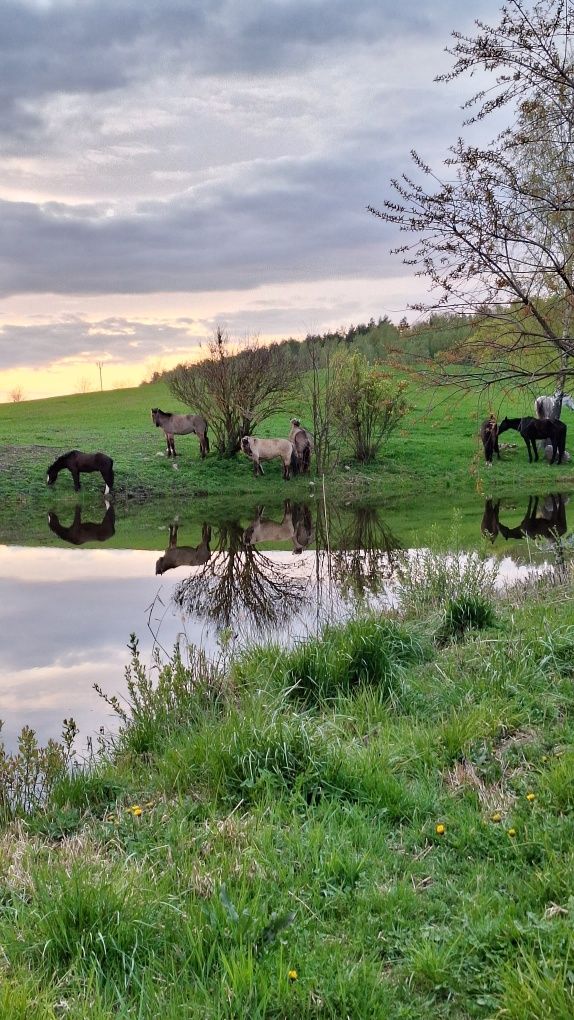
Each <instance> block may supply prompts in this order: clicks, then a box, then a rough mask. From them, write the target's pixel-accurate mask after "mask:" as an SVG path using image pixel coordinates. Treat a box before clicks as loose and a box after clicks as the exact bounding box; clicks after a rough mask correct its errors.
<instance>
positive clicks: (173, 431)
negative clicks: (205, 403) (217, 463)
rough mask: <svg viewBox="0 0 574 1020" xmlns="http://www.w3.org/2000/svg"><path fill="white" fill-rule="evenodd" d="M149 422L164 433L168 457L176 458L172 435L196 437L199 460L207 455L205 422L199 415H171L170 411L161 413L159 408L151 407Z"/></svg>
mask: <svg viewBox="0 0 574 1020" xmlns="http://www.w3.org/2000/svg"><path fill="white" fill-rule="evenodd" d="M151 420H152V421H153V423H154V425H156V426H157V428H162V429H163V431H164V434H165V441H166V444H167V455H168V457H175V456H176V452H175V441H174V438H173V437H174V435H175V436H189V435H196V436H197V438H198V439H199V453H200V455H201V459H202V460H203V458H204V457H205V456H206V455H207V454H208V453H209V439H208V438H207V422H206V420H205V418H203V417H202V416H201V415H200V414H171V412H170V411H162V410H160V408H159V407H152V409H151Z"/></svg>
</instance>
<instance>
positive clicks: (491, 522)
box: [480, 499, 500, 542]
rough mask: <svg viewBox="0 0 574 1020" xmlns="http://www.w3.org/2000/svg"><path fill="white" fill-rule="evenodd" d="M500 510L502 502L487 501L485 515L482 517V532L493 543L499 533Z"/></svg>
mask: <svg viewBox="0 0 574 1020" xmlns="http://www.w3.org/2000/svg"><path fill="white" fill-rule="evenodd" d="M499 510H500V500H499V499H497V500H496V502H495V501H494V500H493V499H487V500H486V502H485V504H484V513H483V515H482V521H481V522H480V530H481V532H482V534H483V535H484V537H485V538H489V539H490V541H491V542H494V540H495V538H496V536H497V535H498V532H499V523H498V512H499Z"/></svg>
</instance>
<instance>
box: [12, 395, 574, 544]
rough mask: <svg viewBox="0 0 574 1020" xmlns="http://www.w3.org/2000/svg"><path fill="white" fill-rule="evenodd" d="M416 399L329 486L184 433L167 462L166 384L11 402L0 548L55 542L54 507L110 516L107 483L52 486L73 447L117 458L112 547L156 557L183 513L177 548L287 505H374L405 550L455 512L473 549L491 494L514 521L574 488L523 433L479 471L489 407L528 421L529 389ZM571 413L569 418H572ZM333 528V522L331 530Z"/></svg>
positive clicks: (283, 418)
mask: <svg viewBox="0 0 574 1020" xmlns="http://www.w3.org/2000/svg"><path fill="white" fill-rule="evenodd" d="M409 400H410V404H411V410H410V411H409V413H408V415H407V417H406V418H405V419H404V420H403V421H402V422H401V425H400V427H399V428H398V429H397V431H396V432H395V433H394V434H393V435H392V436H391V437H390V439H389V441H388V443H387V445H386V446H385V447H384V448H383V450H382V453H381V456H380V457H379V459H378V460H377V461H376V462H375V463H373V464H369V465H366V466H363V465H360V464H357V463H354V462H353V461H352V460H350V459H349V458H348V457H345V456H344V451H343V455H342V457H341V461H340V463H339V464H338V466H337V467H336V468H334V469H333V471H332V472H331V473H330V474H329V475H327V476H326V477H321V478H319V477H316V476H315V475H313V474H312V475H311V477H303V478H294V479H292V480H291V481H289V482H284V481H283V480H282V478H281V469H280V465H279V463H278V462H277V463H275V462H271V463H270V464H268V465H266V467H265V475H264V477H262V478H254V476H253V472H252V467H251V464H250V462H249V461H248V460H247V459H246V458H245V457H243V456H241V455H238V456H237V457H235V458H232V459H230V460H222V459H220V458H218V456H217V455H216V454H215V453H211V454H210V455H209V456H208V457H207V458H206V460H205V461H201V460H200V458H199V445H198V442H197V439H196V437H195V436H181V437H177V438H176V446H177V451H178V457H177V460H176V461H175V462H174V461H173V460H169V459H168V458H167V457H166V456H165V441H164V435H163V432H162V430H161V429H158V428H156V427H154V425H153V424H152V422H151V416H150V410H151V407H154V406H159V407H162V408H166V409H168V410H174V411H177V410H186V408H184V407H183V405H181V404H178V402H177V401H175V400H174V399H173V398H172V396H171V395H170V393H169V390H168V388H167V386H166V384H165V383H162V382H158V383H154V384H151V385H146V386H140V387H138V388H133V389H122V390H114V391H106V392H103V393H88V394H77V395H73V396H66V397H55V398H51V399H47V400H41V401H28V402H25V403H20V404H2V405H0V539H1V540H2V541H4V542H19V543H21V544H26V543H30V544H34V543H37V542H45V541H48V542H50V541H53V542H54V543H56V542H57V540H56V539H55V537H53V536H52V537H50V536H49V535H48V536H47V535H46V530H47V529H46V514H47V512H48V511H49V510H52V511H55V512H56V513H57V514H58V516H59V517H60V519H61V521H62V523H64V524H67V523H71V520H72V518H73V514H74V507H75V505H76V504H77V503H78V502H79V503H80V504H81V506H82V514H83V516H84V517H85V519H87V520H92V521H97V520H98V519H100V518H101V516H102V514H103V496H102V482H101V479H100V477H99V475H84V476H82V492H81V493H80V494H79V496H77V495H76V493H74V491H73V488H72V484H71V477H70V475H69V474H68V473H67V472H63V473H62V474H61V475H60V476H59V478H58V481H57V482H56V485H55V486H54V488H51V489H48V487H47V486H46V484H45V478H46V469H47V467H48V465H49V464H50V463H51V462H52V461H53V460H54V459H55V458H56V457H57V456H59V455H60V454H62V453H65V452H66V451H67V450H70V449H73V448H77V449H81V450H87V451H90V450H103V451H104V452H107V453H109V454H110V455H111V456H112V457H113V458H114V465H115V472H116V489H115V494H114V504H115V509H116V535H115V536H114V538H113V539H112V540H111V542H110V543H109V545H110V546H111V547H113V546H116V547H122V546H124V547H139V548H150V549H157V548H161V547H162V546H163V545H164V544H165V539H166V529H167V526H168V525H169V524H170V523H171V522H172V521H173V520H175V519H176V518H177V519H178V520H179V522H180V525H181V527H180V535H181V537H180V541H181V542H182V543H183V544H191V545H193V544H194V543H195V541H196V540H197V541H199V534H200V531H201V525H202V523H204V522H205V523H208V524H210V525H212V526H217V525H219V524H221V523H223V524H225V523H226V522H229V521H237V520H239V521H241V523H242V524H243V525H244V526H247V525H248V524H249V523H250V522H251V520H252V519H253V517H254V514H255V512H256V508H257V507H258V506H264V507H265V513H266V515H267V516H269V517H272V518H273V519H276V520H280V519H281V515H282V507H283V502H284V500H285V499H286V498H289V499H290V500H292V501H299V502H306V503H308V504H311V505H313V504H315V505H317V504H318V503H321V504H326V505H327V506H328V507H329V508H336V510H337V514H338V515H339V516H340V511H341V510H342V508H344V507H345V506H346V505H353V506H355V505H366V506H370V507H376V508H377V511H378V513H379V515H380V517H381V520H382V523H383V525H384V526H385V527H386V528H387V529H388V530H389V531H390V532H391V533H393V534H396V535H397V537H398V539H399V541H400V544H402V545H412V544H414V543H415V542H416V541H417V540H419V541H424V540H425V539H426V537H427V535H428V530H429V527H430V522H432V521H438V522H442V525H444V527H445V528H446V527H447V526H448V524H449V522H451V521H452V514H453V511H454V510H455V509H456V510H458V512H459V528H460V533H461V538H462V540H463V541H464V542H466V543H467V544H474V543H475V541H476V536H477V535H478V533H479V530H480V518H481V515H482V508H483V506H484V498H485V497H486V496H493V497H501V496H502V497H503V498H505V499H506V501H507V503H508V500H509V499H510V500H511V503H510V509H511V512H513V506H515V508H516V512H515V520H512V521H511V523H518V522H519V521H520V520H521V518H522V516H523V514H524V512H525V509H526V505H527V501H528V496H529V495H531V494H534V495H541V496H544V495H546V494H547V493H549V492H568V491H569V490H570V489H572V488H573V487H574V462H571V463H570V464H568V465H561V466H559V467H557V466H552V467H551V466H550V465H549V464H548V463H547V462H546V461H541V462H540V463H538V464H529V463H528V459H527V455H526V448H525V446H524V444H523V441H522V440H521V439H520V437H519V436H518V434H517V433H515V432H508V433H506V434H505V435H504V436H503V437H502V447H503V449H502V460H501V461H500V462H498V461H496V460H495V461H494V464H493V466H492V468H487V467H486V465H485V464H484V460H483V456H482V450H481V448H480V442H479V440H478V436H477V433H478V428H479V425H480V422H481V421H482V420H483V418H484V417H485V416H486V415H487V413H488V411H489V410H490V409H491V408H493V407H494V409H495V410H496V412H497V413H498V414H499V416H500V417H502V416H503V415H504V414H505V413H507V412H508V413H509V414H517V415H518V414H521V413H527V412H528V411H529V410H530V405H531V402H532V400H531V395H530V394H528V393H525V394H522V395H521V396H519V397H518V398H516V399H515V400H514V401H513V402H511V401H510V400H509V399H508V398H504V397H503V396H502V395H498V396H496V395H493V394H492V393H491V394H490V402H487V401H486V398H481V397H479V396H477V395H476V394H470V395H461V394H460V393H455V392H454V391H453V390H449V389H438V390H437V389H435V388H433V387H431V386H427V385H425V384H424V381H421V382H417V383H410V385H409ZM295 414H297V415H299V416H300V417H301V419H302V420H303V422H304V423H305V424H307V425H310V424H311V421H310V411H309V408H308V407H305V406H301V405H295V404H293V407H292V408H291V409H290V410H289V411H287V412H286V413H284V414H282V415H276V416H275V417H273V418H271V419H269V420H268V421H267V422H265V424H264V426H263V427H262V429H261V430H260V431H261V434H265V435H270V436H273V435H276V436H277V435H279V436H280V435H283V436H285V435H287V433H288V430H289V418H290V417H291V416H292V415H295ZM569 416H571V413H570V412H569V411H568V410H566V411H565V412H564V417H565V420H566V421H568V418H569ZM571 417H572V418H573V422H572V428H573V429H574V416H571ZM573 435H574V432H573ZM572 449H573V451H574V446H573V447H572ZM442 525H441V526H442ZM341 526H342V525H341ZM337 527H338V524H337V523H336V522H335V523H334V524H333V532H334V535H336V529H337Z"/></svg>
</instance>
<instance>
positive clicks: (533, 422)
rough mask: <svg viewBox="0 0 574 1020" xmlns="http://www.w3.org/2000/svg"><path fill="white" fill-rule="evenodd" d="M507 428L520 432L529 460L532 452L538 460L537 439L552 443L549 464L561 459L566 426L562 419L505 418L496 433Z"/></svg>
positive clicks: (564, 444) (564, 445)
mask: <svg viewBox="0 0 574 1020" xmlns="http://www.w3.org/2000/svg"><path fill="white" fill-rule="evenodd" d="M507 429H516V431H517V432H519V433H520V435H521V436H522V438H523V440H524V442H525V443H526V449H527V450H528V460H529V461H530V462H532V459H533V458H532V453H533V454H534V460H538V449H537V446H536V440H537V439H549V440H550V442H551V443H552V460H551V461H550V463H551V464H554V461H555V460H556V459H557V460H558V463H560V461H561V460H562V455H563V453H564V449H565V447H566V426H565V424H564V422H563V421H557V420H554V419H553V418H505V419H504V420H503V421H501V423H500V425H499V426H498V434H499V435H500V433H501V432H506V430H507ZM531 450H532V453H531Z"/></svg>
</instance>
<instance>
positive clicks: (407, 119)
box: [0, 0, 500, 401]
mask: <svg viewBox="0 0 574 1020" xmlns="http://www.w3.org/2000/svg"><path fill="white" fill-rule="evenodd" d="M467 7H468V10H467ZM499 7H500V4H499V2H498V0H475V2H474V3H473V4H469V5H463V4H460V2H459V0H433V3H432V4H421V3H420V0H403V2H402V3H400V4H397V3H396V0H352V2H351V0H248V2H247V0H0V401H9V400H11V399H14V397H15V396H18V395H19V396H20V397H21V398H23V399H31V398H36V397H44V396H50V395H54V394H58V393H71V392H81V391H85V390H91V389H94V390H96V389H99V388H100V385H101V386H103V388H105V389H110V388H114V387H118V386H133V385H138V384H139V383H140V382H141V381H142V380H144V379H147V378H149V377H150V376H151V374H152V373H153V372H154V371H161V370H163V369H166V368H169V367H171V366H173V365H174V364H176V363H177V362H181V361H193V360H197V358H199V357H202V356H203V354H204V352H205V344H206V342H207V341H208V340H209V339H210V338H211V337H212V336H213V333H214V331H215V330H216V328H218V327H221V328H223V329H225V330H226V331H227V332H228V333H229V335H230V336H231V337H232V338H236V339H238V340H241V339H243V338H246V337H250V338H255V337H258V338H260V340H261V341H269V340H272V339H283V338H286V337H289V336H294V337H298V338H302V337H304V336H305V335H306V334H307V333H322V332H325V331H327V330H330V329H337V328H339V327H340V326H345V327H348V326H349V325H351V324H352V323H358V322H366V321H368V320H369V319H370V318H371V316H372V317H374V318H375V319H377V318H378V317H379V316H384V315H388V316H389V317H390V318H391V319H392V320H393V321H394V322H398V321H399V320H400V319H401V318H402V316H403V315H404V314H405V313H406V314H407V315H409V313H408V304H409V302H414V301H416V300H418V299H420V298H421V297H424V295H425V293H426V288H425V283H424V281H422V280H420V279H416V278H414V277H413V276H412V275H410V274H409V272H408V271H407V267H405V266H404V265H403V264H402V262H401V260H400V258H399V257H398V256H396V255H392V254H391V253H390V249H391V248H392V247H393V244H396V243H397V237H396V236H394V235H393V233H392V231H393V229H394V228H392V227H390V226H389V225H386V224H384V223H383V222H382V221H381V220H378V219H377V218H376V217H374V216H372V214H370V213H369V212H368V211H367V206H368V205H372V206H375V207H380V206H381V205H382V203H383V202H384V200H385V199H386V198H389V197H392V190H391V187H390V179H391V178H392V177H395V176H400V174H401V173H402V172H403V171H408V170H409V168H410V151H411V149H413V148H415V149H417V151H418V152H419V153H420V154H421V155H422V156H423V157H424V158H425V160H426V161H427V162H430V163H432V164H433V165H437V166H438V165H439V164H440V161H441V160H442V159H443V158H444V157H445V156H446V155H447V150H448V146H449V145H450V144H452V143H454V142H455V141H456V138H457V137H458V135H459V134H460V133H461V131H463V129H462V122H463V119H464V114H463V112H462V111H461V105H462V103H463V102H464V100H465V99H466V98H467V97H468V96H469V95H470V94H471V92H472V91H474V83H473V82H472V81H470V80H459V81H457V82H454V83H451V84H449V85H446V84H444V83H440V84H438V83H435V82H434V81H433V79H434V78H435V76H436V75H437V74H440V73H441V72H442V71H445V70H446V69H448V68H449V67H450V66H451V64H452V58H451V57H449V55H448V54H446V53H445V46H447V45H448V43H449V40H450V34H451V32H452V31H453V30H454V29H457V30H460V31H463V32H468V31H470V32H471V33H473V31H474V30H473V19H474V18H482V19H483V20H485V21H488V22H491V23H493V24H496V22H497V21H498V12H499ZM470 130H471V129H466V128H465V129H464V133H465V137H468V138H469V139H470ZM479 130H483V131H484V127H482V128H481V129H479ZM491 133H492V132H489V135H490V134H491ZM410 317H412V316H410Z"/></svg>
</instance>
